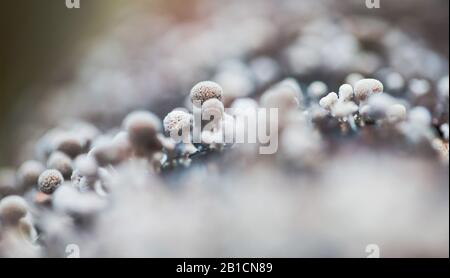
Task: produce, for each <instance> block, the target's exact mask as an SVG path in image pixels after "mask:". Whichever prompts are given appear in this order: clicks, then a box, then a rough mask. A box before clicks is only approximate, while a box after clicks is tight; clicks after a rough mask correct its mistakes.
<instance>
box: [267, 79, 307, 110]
mask: <svg viewBox="0 0 450 278" xmlns="http://www.w3.org/2000/svg"><path fill="white" fill-rule="evenodd" d="M302 97H303V94H302V92H301V89H300V86H299V85H298V83H297V81H295V80H294V79H292V78H287V79H285V80H283V81H281V82H279V83H278V84H276V85H274V86H273V87H271V88H270V89H269V90H267V91H266V92H264V94H263V95H262V96H261V100H260V103H261V106H262V107H265V108H279V109H282V110H291V109H296V108H298V107H299V105H300V98H302Z"/></svg>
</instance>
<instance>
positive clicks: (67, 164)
mask: <svg viewBox="0 0 450 278" xmlns="http://www.w3.org/2000/svg"><path fill="white" fill-rule="evenodd" d="M47 168H48V169H56V170H58V171H60V172H61V174H62V175H63V176H64V178H66V179H67V178H70V176H71V175H72V170H73V168H72V159H71V158H70V157H69V156H68V155H66V154H65V153H63V152H60V151H56V152H54V153H52V154H51V155H50V157H49V158H48V160H47Z"/></svg>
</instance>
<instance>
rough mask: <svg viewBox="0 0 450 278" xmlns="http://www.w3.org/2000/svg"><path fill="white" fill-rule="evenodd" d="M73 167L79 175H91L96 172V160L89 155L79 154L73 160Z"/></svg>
mask: <svg viewBox="0 0 450 278" xmlns="http://www.w3.org/2000/svg"><path fill="white" fill-rule="evenodd" d="M74 165H75V169H77V170H78V171H79V173H80V175H82V176H85V177H93V176H96V174H97V169H98V165H97V161H96V160H95V159H94V158H93V157H92V156H90V155H86V154H82V155H79V156H78V157H77V158H76V159H75V162H74Z"/></svg>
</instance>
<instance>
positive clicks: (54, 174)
mask: <svg viewBox="0 0 450 278" xmlns="http://www.w3.org/2000/svg"><path fill="white" fill-rule="evenodd" d="M63 182H64V177H63V175H62V174H61V172H59V171H58V170H56V169H49V170H45V171H44V172H43V173H42V174H41V175H40V176H39V180H38V187H39V191H41V192H43V193H45V194H52V193H53V192H55V190H56V189H57V188H58V187H59V186H60V185H61V184H62V183H63Z"/></svg>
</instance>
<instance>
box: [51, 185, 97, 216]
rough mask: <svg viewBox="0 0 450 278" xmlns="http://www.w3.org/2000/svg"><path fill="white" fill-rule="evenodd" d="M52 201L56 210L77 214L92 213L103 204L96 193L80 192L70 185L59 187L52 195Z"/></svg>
mask: <svg viewBox="0 0 450 278" xmlns="http://www.w3.org/2000/svg"><path fill="white" fill-rule="evenodd" d="M52 202H53V206H54V208H55V210H56V211H59V212H65V213H69V214H77V215H86V214H92V213H95V212H98V211H99V210H101V209H102V208H104V206H105V201H104V200H102V199H101V198H100V197H98V196H97V195H96V194H94V193H91V192H85V193H80V192H78V191H77V190H76V189H75V188H74V187H73V186H70V185H62V186H61V187H59V188H58V190H56V191H55V193H54V195H53V199H52Z"/></svg>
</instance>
